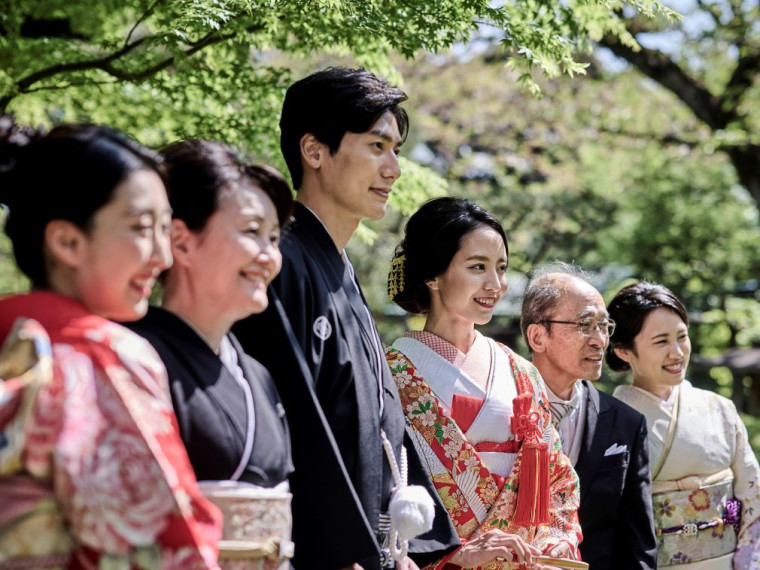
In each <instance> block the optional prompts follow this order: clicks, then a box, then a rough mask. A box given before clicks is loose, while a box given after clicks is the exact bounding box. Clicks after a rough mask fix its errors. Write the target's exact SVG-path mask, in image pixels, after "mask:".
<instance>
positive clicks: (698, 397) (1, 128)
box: [0, 67, 760, 570]
mask: <svg viewBox="0 0 760 570" xmlns="http://www.w3.org/2000/svg"><path fill="white" fill-rule="evenodd" d="M405 100H406V95H405V94H404V93H403V92H402V91H401V90H399V89H397V88H395V87H392V86H390V85H389V84H388V83H386V82H385V81H383V80H381V79H379V78H378V77H376V76H375V75H373V74H372V73H370V72H368V71H366V70H363V69H347V68H341V67H332V68H328V69H325V70H322V71H319V72H316V73H314V74H312V75H309V76H308V77H306V78H304V79H302V80H300V81H298V82H296V83H294V84H293V85H292V86H291V87H290V88H289V89H288V91H287V93H286V96H285V101H284V104H283V108H282V115H281V119H280V128H281V149H282V152H283V156H284V158H285V162H286V163H287V165H288V169H289V171H290V175H291V179H292V181H293V187H294V188H295V190H296V198H295V201H294V200H293V195H292V193H291V190H290V188H289V186H288V184H287V182H286V181H285V180H284V179H283V177H282V176H281V175H280V174H279V173H277V172H276V171H275V170H273V169H272V168H270V167H268V166H260V165H253V164H250V163H248V162H247V161H245V160H243V159H241V158H240V157H239V156H238V155H237V154H236V153H235V152H234V151H233V150H232V149H231V148H230V147H229V146H227V145H226V144H224V143H222V142H216V141H208V140H200V139H190V140H184V141H180V142H177V143H174V144H172V145H169V146H168V147H166V148H165V149H163V150H162V151H161V152H160V153H154V152H153V151H150V150H148V149H146V148H145V147H143V146H141V145H139V144H138V143H136V142H135V141H134V140H132V139H130V138H128V137H126V136H124V135H123V134H121V133H119V132H117V131H115V130H113V129H110V128H108V127H103V126H93V125H71V126H63V127H57V128H54V129H53V130H51V131H50V132H48V133H46V134H43V133H36V132H31V131H29V130H27V129H24V128H21V127H17V126H16V125H14V124H13V123H12V122H10V121H8V120H3V121H0V203H2V204H4V205H5V206H6V207H7V218H6V226H5V231H6V233H7V235H8V237H9V238H10V240H11V243H12V246H13V252H14V257H15V260H16V263H17V264H18V267H19V269H20V270H21V271H22V272H24V273H25V274H26V275H27V276H28V277H29V279H30V281H31V283H32V289H33V290H32V291H31V292H30V293H27V294H21V295H13V296H8V297H6V298H4V299H2V300H0V341H3V342H4V347H3V351H2V353H0V570H9V569H17V568H81V569H89V568H104V569H110V568H118V569H125V570H126V569H133V568H134V569H138V568H139V569H143V570H148V569H159V568H160V569H167V570H169V569H193V568H199V569H200V568H211V569H216V568H219V564H220V563H219V558H218V557H219V549H218V545H219V543H220V539H221V532H222V530H221V529H222V520H221V513H220V511H219V510H218V509H217V507H216V506H215V505H214V504H213V503H212V502H211V501H209V499H208V498H207V497H206V496H204V494H203V492H202V491H201V487H200V486H199V485H198V481H209V480H210V481H229V482H238V484H240V485H257V486H259V487H275V486H278V485H280V484H281V483H282V482H284V481H287V482H288V483H289V489H290V491H291V492H292V517H293V535H292V538H293V542H294V544H295V552H294V557H293V559H292V565H293V567H295V568H297V569H302V568H303V569H312V568H313V569H320V570H321V569H326V570H329V569H344V568H353V569H365V570H373V569H374V570H379V569H381V568H394V567H395V568H400V569H404V570H413V569H416V568H423V567H424V568H431V569H451V568H460V567H461V568H485V569H497V570H501V569H507V568H514V567H518V566H520V565H523V566H524V567H526V568H531V569H537V570H548V569H550V568H556V567H561V568H577V567H583V565H582V564H581V563H580V562H579V561H583V562H585V563H587V564H588V565H589V567H590V568H591V569H592V570H604V569H610V570H613V569H615V570H616V569H620V568H631V569H634V568H635V569H638V570H645V569H653V568H656V567H658V566H659V567H660V568H663V567H665V568H669V567H671V566H672V567H678V568H679V569H682V570H698V569H715V570H718V569H724V568H725V569H736V570H738V569H745V568H756V567H760V539H759V537H760V523H758V522H757V519H758V518H759V517H760V491H758V476H760V467H758V463H757V460H756V459H755V457H754V455H753V453H752V450H751V449H750V446H749V442H748V438H747V432H746V429H745V428H744V426H743V424H742V422H741V419H740V418H739V416H738V414H737V412H736V409H735V408H734V407H733V405H732V404H731V402H730V401H729V400H727V399H725V398H722V397H720V396H718V395H716V394H713V393H710V392H706V391H703V390H699V389H697V388H694V387H693V386H691V384H689V382H688V381H686V380H685V372H686V368H687V366H688V362H689V355H690V350H691V347H690V344H689V337H688V325H689V319H688V315H687V313H686V311H685V310H684V307H683V306H682V304H681V303H680V301H679V300H678V299H677V298H676V296H675V295H673V293H672V292H670V291H669V290H667V289H666V288H665V287H663V286H661V285H656V284H651V283H646V282H641V283H637V284H635V285H631V286H629V287H626V288H624V289H623V290H621V291H620V292H618V293H617V295H615V297H614V299H613V300H612V301H611V302H610V304H609V305H608V306H607V305H605V303H604V300H603V298H602V296H601V294H600V293H599V291H597V290H596V289H595V288H594V287H593V285H592V284H591V283H590V281H589V280H588V278H587V276H586V275H585V274H584V273H583V272H582V271H581V270H580V269H579V268H577V267H575V266H571V265H566V264H561V263H555V264H551V265H548V266H543V267H540V268H536V269H535V270H534V271H533V273H532V275H531V279H530V282H529V285H528V287H527V289H526V291H525V296H524V300H523V306H522V315H521V325H522V332H523V335H524V338H525V341H526V344H527V346H528V347H529V350H530V355H531V361H528V360H526V359H524V358H522V357H520V356H519V355H518V354H516V353H515V352H514V351H513V350H512V349H510V348H509V347H506V346H504V345H503V344H501V343H499V342H496V341H494V340H493V339H490V338H488V337H486V336H484V335H482V334H481V333H479V332H478V331H477V330H476V328H475V326H476V325H483V324H486V323H488V322H489V321H490V319H491V317H492V315H493V311H494V308H495V306H496V304H497V303H498V301H499V299H500V298H501V297H502V296H503V295H504V294H505V292H506V290H507V285H508V284H507V280H506V271H507V266H508V262H509V247H508V241H507V236H506V233H505V231H504V228H503V227H502V225H501V223H500V222H499V220H498V219H497V218H496V217H495V216H494V215H493V214H491V213H490V212H488V211H487V210H485V209H483V208H482V207H480V206H478V205H477V204H474V203H472V202H470V201H468V200H464V199H461V198H455V197H445V198H438V199H434V200H431V201H429V202H427V203H426V204H424V205H423V206H422V207H421V208H420V209H419V210H418V211H417V212H416V213H415V214H414V215H412V216H411V218H410V219H409V221H408V223H407V225H406V228H405V231H404V236H403V239H402V241H401V243H400V244H399V245H398V246H397V247H396V250H395V253H394V255H393V259H392V260H390V268H389V275H388V293H389V297H390V298H391V300H392V301H393V302H395V303H396V304H398V305H399V306H400V307H401V308H403V309H404V310H406V311H408V312H410V313H415V314H422V315H425V325H424V328H423V330H420V331H409V332H408V333H406V334H404V336H402V337H401V338H398V339H396V340H395V341H394V342H393V343H392V344H391V346H390V347H387V348H386V347H384V346H383V342H382V341H381V338H380V335H379V334H378V331H377V328H376V326H375V323H374V321H373V318H372V314H371V312H370V310H369V308H368V306H367V303H366V300H365V298H364V295H363V293H362V289H361V287H360V284H359V282H358V281H357V278H356V275H355V272H354V270H353V267H352V264H351V261H350V259H349V257H348V256H347V254H346V251H345V248H346V245H347V243H348V241H349V240H350V238H351V236H352V235H353V233H354V232H355V231H356V229H357V227H358V225H359V223H360V222H361V221H362V220H363V219H378V218H381V217H382V216H383V215H384V214H385V210H386V204H387V201H388V197H389V194H390V192H391V191H392V187H393V185H394V183H395V181H396V180H397V179H398V177H399V176H400V174H401V171H400V168H399V162H398V156H397V155H398V152H399V149H400V147H401V145H402V144H403V143H404V140H405V139H406V136H407V132H408V117H407V114H406V112H405V110H404V109H403V107H402V106H401V104H402V103H403V102H404V101H405ZM159 281H160V283H161V288H160V290H161V296H162V299H161V301H160V303H157V304H156V306H150V307H149V300H150V298H151V294H152V291H153V289H154V287H153V286H154V284H156V283H157V282H159ZM605 358H606V359H607V362H608V364H609V366H610V367H611V368H612V369H614V370H620V371H623V370H630V371H631V374H632V378H633V384H632V386H623V387H619V388H618V389H617V390H616V392H615V394H614V395H608V394H605V393H603V392H600V391H599V390H597V389H596V388H595V387H594V385H593V382H594V381H595V380H597V379H598V378H599V377H600V376H601V372H602V363H603V361H604V359H605ZM411 489H413V490H414V491H415V492H414V493H412V492H406V491H409V490H411Z"/></svg>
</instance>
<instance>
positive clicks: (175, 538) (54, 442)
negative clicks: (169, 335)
mask: <svg viewBox="0 0 760 570" xmlns="http://www.w3.org/2000/svg"><path fill="white" fill-rule="evenodd" d="M0 315H2V317H3V318H0V321H2V322H0V330H8V329H9V325H8V323H7V322H6V321H5V320H4V319H8V318H9V317H10V316H11V315H19V316H24V317H30V318H33V319H35V320H37V321H39V322H40V323H41V324H42V325H43V327H44V329H45V332H46V333H47V334H48V336H49V337H50V342H51V344H52V359H53V372H52V378H51V379H50V381H48V382H46V383H44V385H42V387H41V388H40V389H39V392H38V393H37V394H36V397H35V399H34V405H33V407H32V409H31V411H30V412H29V417H28V418H27V420H26V422H25V424H24V428H25V433H24V437H25V440H24V450H23V455H22V458H23V463H24V465H23V468H24V469H25V470H26V472H28V473H30V474H32V475H33V476H34V477H35V478H36V479H37V480H38V481H39V482H40V483H42V484H45V485H50V487H51V491H54V496H55V498H56V501H57V503H58V504H59V506H60V508H61V510H62V512H63V514H64V516H65V518H66V521H67V526H68V528H69V530H70V533H71V536H72V537H73V539H74V541H75V543H76V545H75V549H74V551H73V553H72V562H71V567H72V568H74V567H76V568H79V567H82V568H86V567H87V568H89V567H92V568H96V567H98V565H99V562H100V561H101V560H102V557H103V556H105V555H108V556H109V557H116V559H117V560H118V559H121V561H120V562H119V564H121V563H122V562H124V563H126V564H129V561H128V560H129V557H130V556H134V555H135V553H136V552H140V551H143V552H145V551H147V550H146V549H148V550H150V549H151V548H153V549H156V551H157V552H158V553H159V559H158V560H157V563H158V567H160V568H162V569H164V570H169V569H174V568H176V569H177V570H179V569H180V568H182V569H191V570H193V569H196V568H197V569H199V570H201V569H212V570H217V569H218V568H219V566H218V562H217V545H218V542H219V539H220V537H221V514H220V512H219V511H218V509H217V508H216V507H215V506H214V505H212V504H211V503H209V502H208V501H207V500H206V499H205V498H203V496H202V495H201V493H200V491H199V489H198V487H197V483H196V481H195V475H194V472H193V469H192V467H191V465H190V462H189V459H188V457H187V453H186V451H185V449H184V446H183V444H182V441H181V439H180V437H179V430H178V427H177V424H176V418H175V416H174V413H173V410H172V405H171V399H170V396H169V391H168V379H167V378H166V372H165V370H164V368H163V365H162V363H161V361H160V359H159V357H158V355H157V354H156V353H155V351H154V350H153V348H152V347H151V346H150V345H149V344H148V343H147V342H145V341H144V340H143V339H141V338H140V337H138V336H137V335H135V334H134V333H132V332H131V331H129V330H127V329H125V328H124V327H122V326H120V325H117V324H115V323H112V322H109V321H107V320H105V319H102V318H99V317H96V316H94V315H89V314H87V313H86V311H85V309H84V308H83V307H82V306H81V305H79V304H78V303H76V302H75V301H73V300H71V299H68V298H66V297H61V296H58V295H55V294H51V293H34V294H31V295H22V296H18V297H15V298H10V299H5V300H3V301H0ZM19 473H21V472H19ZM19 473H2V475H4V476H5V475H10V476H13V475H18V474H19ZM36 554H38V553H37V552H30V553H29V555H36Z"/></svg>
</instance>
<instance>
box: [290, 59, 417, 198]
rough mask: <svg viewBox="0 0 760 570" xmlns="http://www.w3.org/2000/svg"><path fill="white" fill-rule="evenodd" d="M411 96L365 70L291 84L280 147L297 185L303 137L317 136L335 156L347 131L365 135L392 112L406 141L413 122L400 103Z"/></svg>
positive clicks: (334, 71) (326, 72)
mask: <svg viewBox="0 0 760 570" xmlns="http://www.w3.org/2000/svg"><path fill="white" fill-rule="evenodd" d="M405 100H406V93H404V92H403V91H401V90H400V89H398V88H396V87H391V86H390V85H389V84H388V83H387V82H385V81H383V80H382V79H380V78H378V77H377V76H376V75H374V74H373V73H370V72H369V71H366V70H365V69H363V68H359V69H348V68H345V67H328V68H327V69H323V70H322V71H318V72H316V73H313V74H311V75H309V76H307V77H305V78H303V79H301V80H300V81H297V82H295V83H294V84H293V85H291V86H290V87H289V88H288V90H287V92H286V93H285V101H284V102H283V104H282V115H281V116H280V148H281V149H282V155H283V156H284V157H285V162H286V163H287V165H288V170H289V171H290V176H291V178H292V179H293V187H294V188H296V190H297V189H298V188H300V187H301V182H302V180H303V166H302V164H301V139H302V138H303V136H304V135H305V134H312V135H314V136H315V137H316V138H317V140H318V141H320V142H322V143H324V144H326V145H327V146H328V147H329V148H330V152H331V153H332V154H335V153H336V152H337V151H338V148H340V143H341V141H342V140H343V136H344V135H345V134H346V133H347V132H352V133H365V132H367V131H368V130H369V129H370V127H372V125H373V124H375V122H376V121H377V120H378V119H379V118H380V116H381V115H382V114H383V113H385V112H386V111H390V112H391V113H392V114H393V116H394V117H395V118H396V123H397V124H398V130H399V133H400V134H401V138H402V140H403V139H406V135H407V131H408V128H409V119H408V117H407V114H406V111H405V110H404V109H403V108H402V107H399V104H400V103H402V102H403V101H405Z"/></svg>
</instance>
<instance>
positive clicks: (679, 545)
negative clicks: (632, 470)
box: [607, 282, 760, 570]
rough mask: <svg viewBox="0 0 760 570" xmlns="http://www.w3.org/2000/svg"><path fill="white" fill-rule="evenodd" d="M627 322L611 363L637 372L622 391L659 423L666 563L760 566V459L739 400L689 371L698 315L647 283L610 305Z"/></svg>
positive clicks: (620, 327)
mask: <svg viewBox="0 0 760 570" xmlns="http://www.w3.org/2000/svg"><path fill="white" fill-rule="evenodd" d="M608 309H609V313H610V316H611V317H612V318H614V319H615V321H616V322H617V329H616V330H615V333H614V334H613V335H612V342H611V344H610V347H609V348H608V349H607V363H608V364H609V366H610V368H612V369H613V370H617V371H621V372H622V371H631V374H632V377H633V385H632V386H619V387H618V388H616V389H615V393H614V395H615V397H617V398H619V399H621V400H622V401H624V402H626V403H628V404H629V405H631V406H633V407H634V408H636V409H637V410H639V411H641V412H642V413H643V414H644V415H645V416H646V419H647V425H648V426H649V445H650V457H651V466H652V492H653V503H654V516H655V525H656V527H657V540H658V567H659V568H672V569H674V570H675V569H678V570H702V569H704V570H731V569H734V570H745V569H747V568H757V567H758V566H759V565H760V520H758V519H760V489H758V483H760V466H758V462H757V459H756V458H755V455H754V453H753V452H752V449H751V448H750V445H749V441H748V437H747V430H746V428H745V426H744V424H743V423H742V420H741V418H740V417H739V414H738V413H737V411H736V407H735V406H734V404H733V403H732V402H731V401H730V400H728V399H727V398H724V397H722V396H720V395H718V394H715V393H713V392H709V391H706V390H701V389H698V388H695V387H694V386H692V385H691V383H690V382H689V381H687V380H685V375H686V370H687V367H688V364H689V357H690V355H691V341H690V339H689V317H688V314H687V313H686V310H685V309H684V307H683V305H682V304H681V302H680V300H679V299H678V298H677V297H676V296H675V295H674V294H673V293H672V292H671V291H670V290H668V289H667V288H666V287H664V286H662V285H658V284H653V283H647V282H640V283H636V284H633V285H630V286H628V287H625V288H623V289H621V290H620V291H619V292H618V293H617V295H615V297H614V298H613V299H612V301H611V302H610V304H609V307H608Z"/></svg>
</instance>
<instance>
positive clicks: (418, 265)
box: [387, 198, 581, 569]
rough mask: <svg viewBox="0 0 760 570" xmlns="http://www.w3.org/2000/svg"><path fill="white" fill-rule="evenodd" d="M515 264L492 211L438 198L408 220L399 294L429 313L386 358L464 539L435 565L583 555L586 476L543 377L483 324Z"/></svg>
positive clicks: (401, 301) (397, 269) (393, 280)
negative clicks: (566, 444)
mask: <svg viewBox="0 0 760 570" xmlns="http://www.w3.org/2000/svg"><path fill="white" fill-rule="evenodd" d="M507 262H508V258H507V240H506V236H505V235H504V230H503V229H502V227H501V225H500V224H499V222H498V220H497V219H496V218H495V217H494V216H493V215H492V214H490V213H489V212H487V211H486V210H484V209H483V208H480V207H479V206H477V205H475V204H473V203H472V202H468V201H466V200H462V199H459V198H439V199H436V200H432V201H431V202H428V203H427V204H425V205H424V206H422V208H420V210H419V211H418V212H417V213H415V214H414V215H413V216H412V217H411V218H410V220H409V222H408V224H407V226H406V231H405V237H404V240H403V241H402V243H401V244H400V245H399V246H398V247H397V248H396V253H395V256H394V259H393V261H392V263H391V272H390V276H389V284H388V292H389V295H390V297H391V299H392V300H393V301H395V302H396V303H397V304H398V305H400V306H401V307H402V308H404V309H406V310H407V311H409V312H412V313H423V314H426V316H427V319H426V322H425V328H424V330H423V331H413V332H409V333H407V334H406V335H405V336H403V337H402V338H399V339H397V340H396V341H395V342H394V343H393V345H392V346H391V348H390V349H389V350H388V352H387V358H388V364H389V365H390V368H391V372H392V373H393V376H394V379H395V381H396V385H397V387H398V390H399V396H400V400H401V404H402V407H403V410H404V412H405V414H406V417H407V429H408V431H409V433H410V435H411V437H412V440H413V441H414V444H415V447H416V449H417V452H418V454H419V456H420V459H421V460H422V464H423V466H424V467H425V469H426V470H427V472H428V474H429V476H430V478H431V479H432V481H433V484H434V486H435V488H436V490H437V491H438V494H439V496H440V497H441V499H442V501H443V503H444V506H445V507H446V509H447V511H448V513H449V518H450V519H451V522H452V524H453V525H454V528H455V529H456V531H457V533H458V535H459V537H460V540H461V542H462V546H461V547H460V548H458V549H457V550H455V551H454V552H452V553H449V554H448V555H446V556H443V557H441V558H440V559H439V560H437V561H436V562H434V563H432V564H431V565H430V566H429V567H430V568H436V569H439V568H455V567H463V568H475V567H483V568H489V569H502V568H504V569H506V568H511V567H512V566H511V563H513V562H514V563H517V564H527V565H529V567H530V568H548V567H553V566H554V564H555V563H559V561H557V560H556V559H557V558H559V557H562V558H569V559H571V560H575V561H577V560H579V559H580V558H579V553H578V548H577V547H578V543H579V542H580V539H581V530H580V525H579V523H578V516H577V509H578V479H577V476H576V474H575V472H574V471H573V468H572V465H571V464H570V461H569V459H568V458H567V457H566V456H565V455H564V454H563V453H562V448H561V443H560V440H559V436H558V434H557V432H556V431H555V430H554V428H553V427H552V424H551V421H550V414H549V411H548V404H547V397H546V392H545V388H544V385H543V380H542V379H541V377H540V375H539V374H538V371H537V370H536V369H535V367H533V365H532V364H530V363H529V362H527V361H525V360H524V359H522V358H521V357H520V356H518V355H517V354H515V353H514V352H512V351H511V350H510V349H509V348H507V347H506V346H504V345H502V344H499V343H497V342H495V341H493V340H491V339H489V338H487V337H485V336H483V335H481V334H480V333H478V332H477V331H476V330H475V325H476V324H478V325H482V324H485V323H487V322H488V321H489V320H490V319H491V316H492V315H493V311H494V307H495V305H496V303H497V302H498V301H499V299H500V298H501V296H502V295H503V294H504V293H505V292H506V290H507V281H506V270H507ZM550 559H554V560H550ZM547 565H551V566H547Z"/></svg>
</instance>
